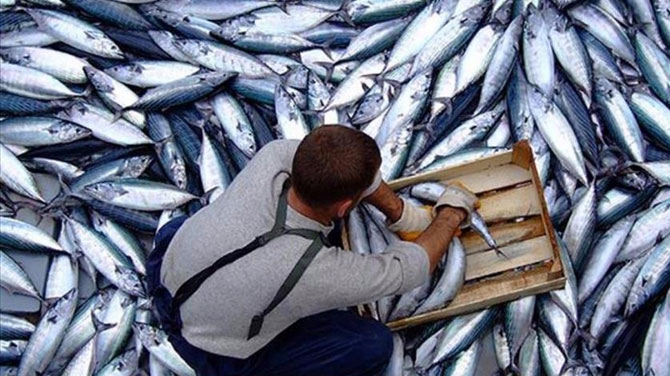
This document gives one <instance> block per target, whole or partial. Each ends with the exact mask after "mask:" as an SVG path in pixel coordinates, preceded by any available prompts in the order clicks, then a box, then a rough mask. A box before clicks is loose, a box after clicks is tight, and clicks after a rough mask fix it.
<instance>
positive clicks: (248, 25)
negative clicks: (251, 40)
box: [217, 14, 258, 36]
mask: <svg viewBox="0 0 670 376" xmlns="http://www.w3.org/2000/svg"><path fill="white" fill-rule="evenodd" d="M257 19H258V17H257V16H254V15H253V14H243V15H241V16H237V17H233V18H228V19H227V20H224V21H223V22H222V23H221V27H220V28H219V29H218V30H217V32H220V33H221V34H222V35H229V36H230V35H235V36H243V35H245V34H246V33H247V32H249V31H250V30H251V29H252V28H253V27H254V25H255V24H256V20H257Z"/></svg>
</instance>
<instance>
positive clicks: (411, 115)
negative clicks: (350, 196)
mask: <svg viewBox="0 0 670 376" xmlns="http://www.w3.org/2000/svg"><path fill="white" fill-rule="evenodd" d="M669 47H670V1H668V0H553V1H550V0H434V1H427V0H346V1H345V0H300V1H286V2H284V1H271V0H244V1H242V0H239V1H218V0H158V1H154V0H118V1H117V0H0V59H1V61H0V161H1V163H2V168H0V183H1V184H2V190H3V192H4V193H5V194H3V195H2V199H1V200H0V248H2V250H1V251H0V264H1V268H2V273H0V283H1V285H2V287H3V288H5V289H6V290H8V291H10V292H14V293H18V294H23V295H27V296H30V297H34V298H35V299H37V300H39V302H40V303H41V307H42V308H41V310H40V312H39V317H37V319H35V316H32V317H31V320H27V319H26V318H25V317H23V315H22V314H9V313H7V312H9V311H12V307H11V306H10V305H9V304H7V303H6V302H2V306H1V308H2V311H3V313H2V314H0V375H15V374H18V375H21V376H25V375H31V376H32V375H37V374H39V375H61V374H62V375H92V374H96V375H135V374H137V373H138V372H139V371H144V372H148V373H149V374H151V375H170V374H177V375H180V376H187V375H194V372H193V370H192V369H190V368H189V367H188V365H186V363H184V361H183V360H182V359H181V358H180V357H179V356H178V355H177V354H176V353H175V352H174V350H173V349H172V347H171V346H170V344H169V342H168V341H167V338H166V334H165V333H164V332H163V331H162V330H161V329H160V328H159V327H157V324H156V319H155V317H154V316H153V315H152V307H151V301H150V300H148V299H147V297H146V292H145V287H144V281H143V279H144V274H145V266H144V263H145V260H146V257H147V252H148V251H149V250H150V248H151V239H152V237H153V235H154V234H155V233H156V231H157V230H158V229H159V228H160V227H161V226H162V225H163V224H164V223H166V222H167V221H168V220H170V219H171V218H173V217H175V216H179V215H183V214H187V215H189V214H192V213H194V212H195V211H196V210H198V209H199V208H200V207H202V205H207V204H208V203H209V202H211V201H212V200H214V199H216V197H218V196H219V195H220V194H221V193H222V192H223V191H224V190H225V189H226V186H227V185H228V184H229V183H230V182H231V180H232V179H234V177H235V175H236V174H237V173H239V171H240V170H242V169H243V168H244V166H245V165H246V163H247V162H248V161H249V159H250V158H252V157H253V155H254V153H255V152H256V151H257V150H259V149H260V148H261V147H262V146H263V145H265V144H266V143H268V142H270V141H272V140H274V139H278V138H284V139H301V138H302V137H304V136H305V135H306V134H307V133H308V132H310V130H311V129H313V128H314V127H318V126H319V125H321V124H324V123H339V124H344V125H348V126H352V127H355V128H358V129H361V130H362V131H363V132H365V133H367V134H368V135H370V136H371V137H373V138H374V139H375V140H376V141H377V143H378V145H379V147H380V150H381V153H382V157H383V163H382V167H381V170H382V174H383V177H384V178H385V179H386V180H391V179H394V178H397V177H400V176H407V175H411V174H415V173H418V172H425V171H431V170H435V169H440V168H445V167H449V166H454V165H458V164H462V163H467V162H469V161H473V160H476V159H479V158H481V157H485V156H489V155H493V154H495V153H499V152H501V151H504V150H508V148H509V147H510V145H511V144H512V143H513V142H514V141H518V140H530V143H531V145H532V147H533V152H534V154H535V161H536V164H537V166H538V170H539V174H540V177H541V180H542V182H543V185H544V189H545V197H546V201H547V204H548V207H549V211H550V213H551V216H552V221H553V223H554V225H555V228H556V229H557V231H558V233H559V237H560V238H561V239H562V240H563V242H564V250H565V254H566V255H567V256H566V258H565V260H564V264H565V265H566V266H572V267H568V268H566V269H567V274H568V283H567V284H566V287H565V289H563V290H558V291H554V292H552V293H549V294H544V295H540V296H537V297H536V296H530V297H526V298H523V299H520V300H518V301H514V302H511V303H507V304H503V305H501V306H498V307H491V308H489V309H487V310H484V311H481V312H475V313H472V314H468V315H463V316H459V317H455V318H452V319H450V320H447V321H440V322H436V323H434V324H431V325H426V326H422V327H417V328H412V329H408V330H405V331H402V332H400V333H398V334H395V340H394V341H395V350H394V354H393V357H392V362H391V364H390V365H389V368H388V370H387V374H389V375H416V374H430V375H456V374H457V375H474V374H475V372H476V368H477V364H478V361H479V354H480V353H481V351H480V349H481V347H482V341H483V338H485V335H486V334H487V333H492V334H493V339H494V344H495V349H496V358H497V361H498V364H499V366H500V370H501V372H502V373H506V374H507V373H511V374H522V375H540V374H543V373H544V374H547V375H560V374H565V373H574V374H592V375H600V374H607V375H610V374H631V375H642V374H644V375H655V376H661V375H669V374H670V357H668V356H667V355H668V348H670V296H668V285H669V284H670V238H669V237H668V234H669V233H670V190H669V189H668V188H667V187H666V186H668V185H670V56H669V55H668V54H669V51H670V49H669ZM43 180H51V181H52V183H54V182H55V184H57V185H58V186H59V187H60V188H61V189H60V193H58V194H57V195H56V196H55V197H49V196H47V195H45V194H44V192H42V190H41V188H40V186H41V183H40V182H41V181H43ZM415 197H419V198H420V199H425V197H423V198H422V197H420V196H415ZM26 210H28V211H33V212H35V213H37V214H39V215H40V216H41V217H43V218H51V219H53V220H54V221H55V223H56V225H57V226H56V228H55V229H54V231H53V233H50V232H48V231H45V230H44V228H43V227H44V226H40V227H38V226H36V225H35V223H34V222H30V221H28V220H24V219H20V218H22V216H21V215H18V216H17V213H18V212H20V211H21V212H23V211H26ZM348 227H349V233H350V234H351V236H352V238H355V239H356V241H355V242H354V250H355V251H358V252H363V253H375V252H379V251H381V250H382V249H384V247H385V245H386V244H387V243H388V242H390V241H393V240H394V239H395V234H392V233H390V232H389V231H388V230H387V229H386V225H385V223H384V218H383V215H381V213H379V212H377V211H376V210H375V209H374V208H372V207H368V206H365V205H363V206H361V207H359V208H358V209H357V210H356V211H354V212H353V213H352V215H351V217H350V219H349V221H348ZM20 253H33V254H36V253H39V254H42V255H43V257H48V258H49V259H50V265H49V268H48V271H47V272H46V284H45V286H44V288H41V287H42V286H35V284H34V283H33V281H32V279H33V278H31V276H29V275H28V274H27V273H26V272H25V271H24V269H23V267H22V265H20V264H19V263H17V262H16V261H15V260H14V258H16V255H18V254H20ZM464 267H465V258H464V252H463V247H462V245H461V244H460V242H459V240H458V239H454V240H453V242H452V244H451V245H450V251H449V253H448V255H447V256H446V257H445V260H443V263H442V265H441V266H440V268H439V270H438V272H437V273H436V274H435V276H434V277H433V279H434V280H433V281H431V282H430V283H427V284H426V285H425V286H421V287H419V288H417V289H416V290H414V291H412V292H410V293H408V294H405V295H403V296H402V297H387V298H384V299H382V300H380V301H377V302H375V303H374V306H375V307H376V308H375V309H374V315H375V316H376V317H377V318H379V319H380V320H384V321H387V320H394V319H397V318H401V317H406V316H409V315H413V314H418V313H423V312H428V311H430V310H434V309H437V308H441V307H443V306H445V305H446V304H448V302H449V301H450V300H451V299H452V298H453V296H454V295H455V294H456V293H457V292H458V288H459V287H460V286H461V284H462V283H463V282H462V281H463V273H464ZM80 269H81V270H83V271H84V273H85V274H86V275H87V276H88V277H90V278H91V279H92V280H94V281H96V282H97V283H96V286H98V289H97V291H95V292H94V293H93V294H92V295H91V296H87V295H88V294H84V293H83V291H82V290H81V289H80V288H79V286H80V283H79V281H80V276H79V271H80ZM32 277H34V276H32Z"/></svg>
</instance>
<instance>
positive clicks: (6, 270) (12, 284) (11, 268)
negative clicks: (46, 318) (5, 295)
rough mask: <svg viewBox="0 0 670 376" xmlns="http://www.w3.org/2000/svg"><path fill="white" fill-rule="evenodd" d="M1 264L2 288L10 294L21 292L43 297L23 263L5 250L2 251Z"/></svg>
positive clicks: (0, 279) (39, 297)
mask: <svg viewBox="0 0 670 376" xmlns="http://www.w3.org/2000/svg"><path fill="white" fill-rule="evenodd" d="M0 264H1V265H2V273H0V274H1V275H0V286H1V287H2V288H4V289H5V290H7V291H8V292H9V293H10V294H21V295H26V296H30V297H33V298H36V299H42V297H41V296H40V293H39V292H37V288H36V287H35V285H34V284H33V282H32V281H31V280H30V277H28V274H27V273H26V272H25V271H24V270H23V268H22V267H21V265H19V264H18V263H17V262H16V261H14V259H13V258H11V257H10V256H9V255H8V254H6V253H5V252H4V251H0Z"/></svg>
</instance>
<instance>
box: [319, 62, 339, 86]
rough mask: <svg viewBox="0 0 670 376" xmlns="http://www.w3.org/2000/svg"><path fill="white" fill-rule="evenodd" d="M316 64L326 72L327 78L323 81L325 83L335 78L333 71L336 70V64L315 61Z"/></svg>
mask: <svg viewBox="0 0 670 376" xmlns="http://www.w3.org/2000/svg"><path fill="white" fill-rule="evenodd" d="M314 64H316V65H318V66H320V67H322V68H324V69H325V70H326V78H325V79H324V80H323V83H324V84H325V83H327V82H329V81H330V78H331V77H332V76H333V70H334V69H335V64H336V63H332V62H329V61H315V62H314Z"/></svg>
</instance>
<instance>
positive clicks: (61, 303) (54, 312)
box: [46, 288, 78, 322]
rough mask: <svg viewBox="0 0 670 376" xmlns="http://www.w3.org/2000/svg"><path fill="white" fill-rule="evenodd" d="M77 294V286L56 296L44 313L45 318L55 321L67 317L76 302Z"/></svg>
mask: <svg viewBox="0 0 670 376" xmlns="http://www.w3.org/2000/svg"><path fill="white" fill-rule="evenodd" d="M77 296H78V295H77V288H73V289H71V290H70V291H68V292H67V293H65V295H63V296H61V297H60V298H58V300H56V302H54V304H53V305H52V306H51V308H49V311H48V312H47V313H46V316H47V320H49V321H50V322H56V321H58V320H59V319H61V318H63V317H68V316H69V313H70V312H72V310H73V309H74V307H75V306H76V304H77Z"/></svg>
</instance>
